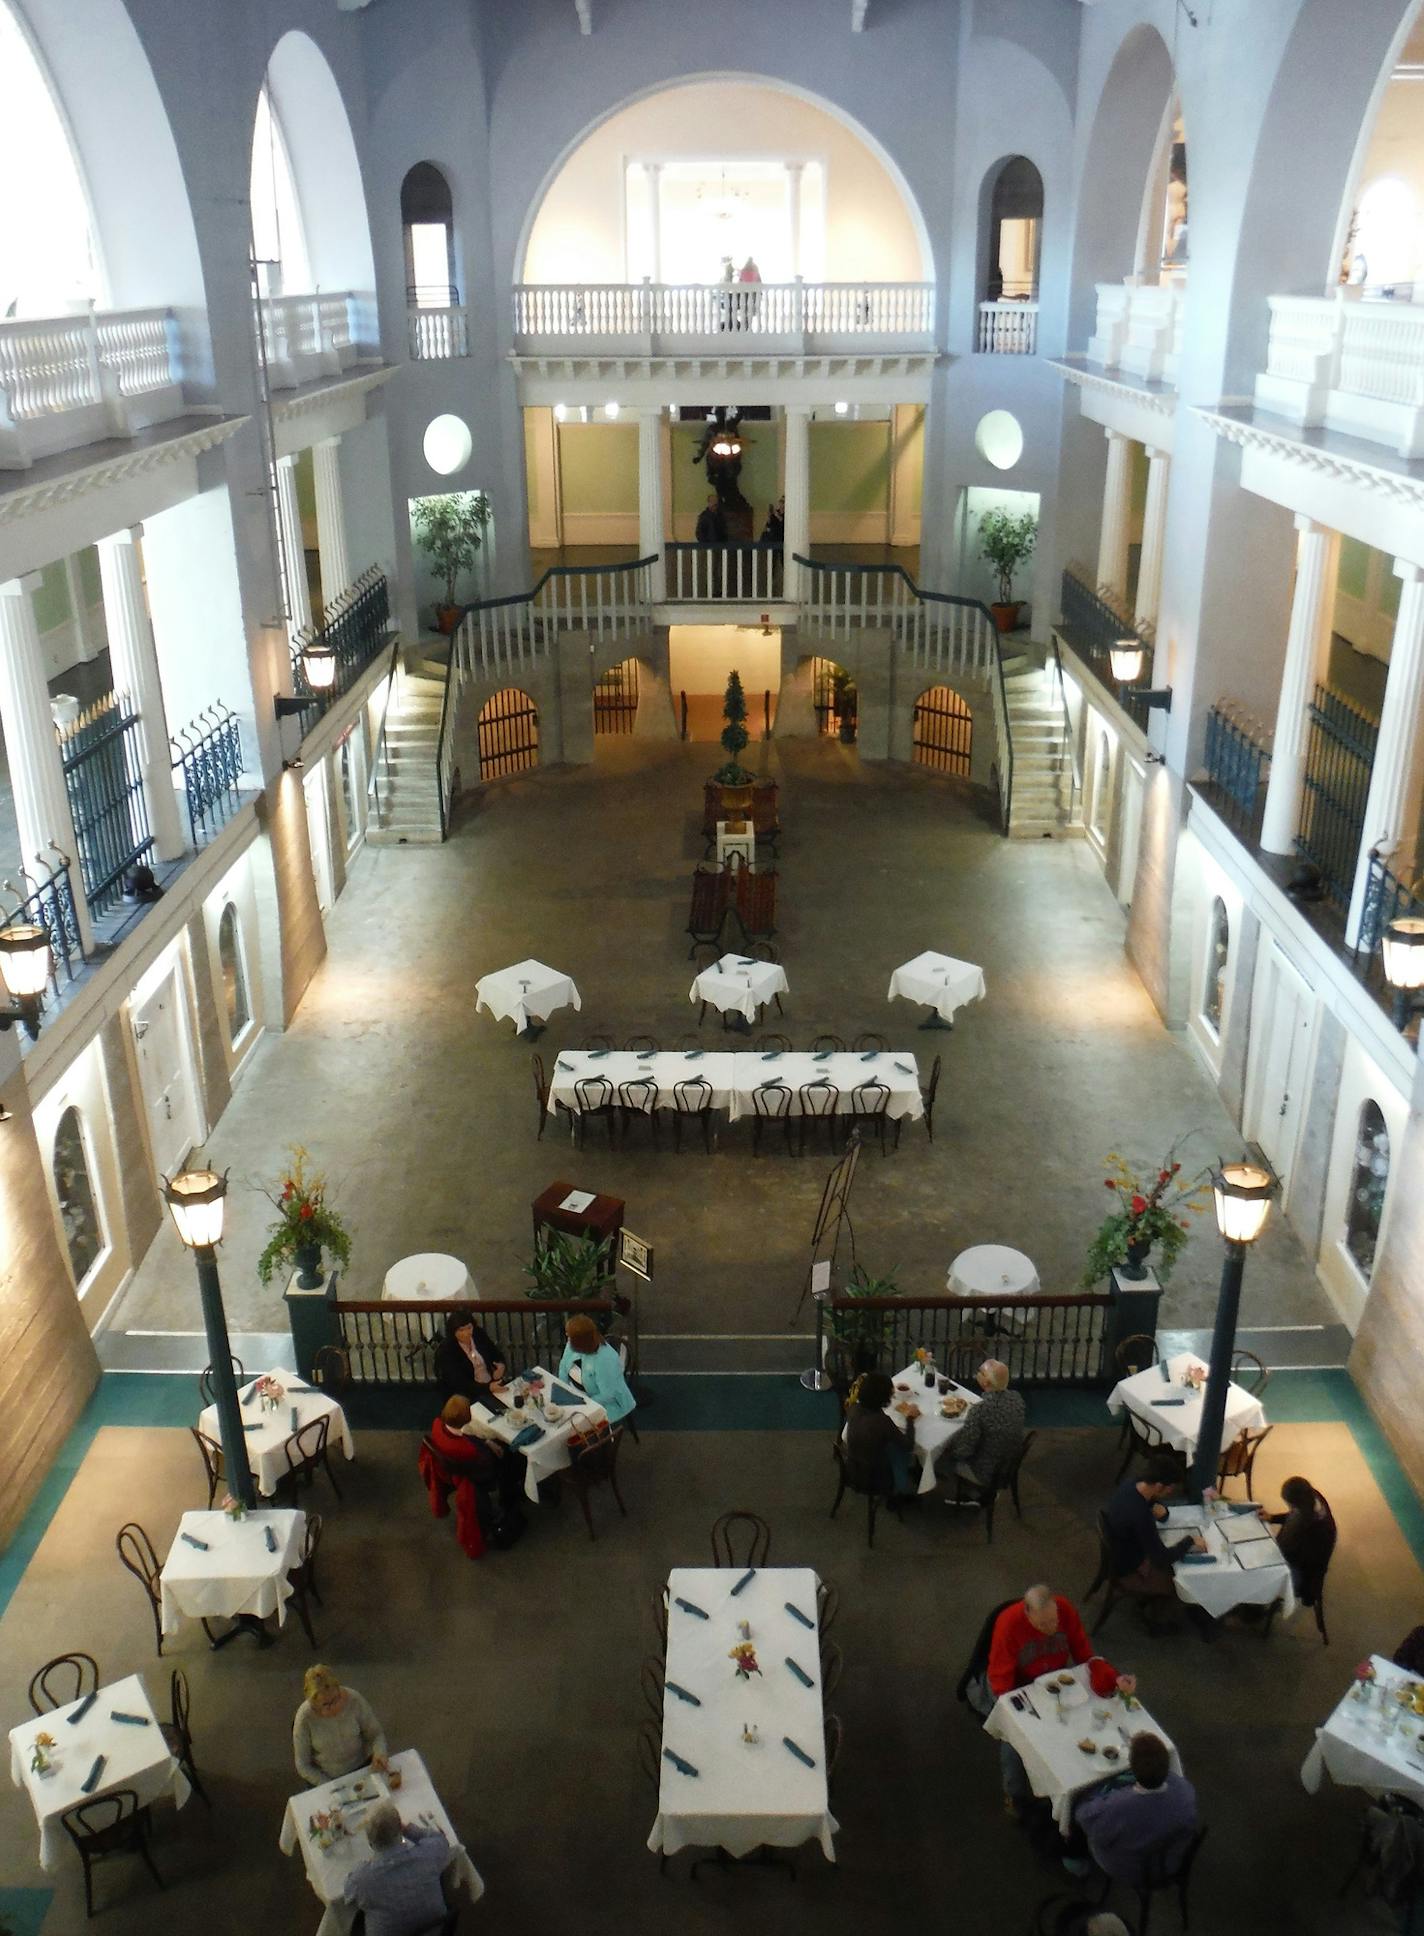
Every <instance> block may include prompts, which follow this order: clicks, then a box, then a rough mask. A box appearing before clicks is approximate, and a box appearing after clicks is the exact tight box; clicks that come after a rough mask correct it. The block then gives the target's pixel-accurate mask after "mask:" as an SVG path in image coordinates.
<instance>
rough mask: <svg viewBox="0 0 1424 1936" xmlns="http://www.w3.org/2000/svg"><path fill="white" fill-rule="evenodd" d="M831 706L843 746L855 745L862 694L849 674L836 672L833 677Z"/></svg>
mask: <svg viewBox="0 0 1424 1936" xmlns="http://www.w3.org/2000/svg"><path fill="white" fill-rule="evenodd" d="M831 704H832V707H833V708H834V710H835V715H836V730H837V732H838V734H839V736H840V740H841V744H842V745H843V746H854V745H855V729H856V718H857V714H858V711H859V705H860V694H859V693H858V692H857V690H856V684H855V681H854V679H852V678H851V676H850V674H849V673H848V672H836V673H833V674H832V677H831Z"/></svg>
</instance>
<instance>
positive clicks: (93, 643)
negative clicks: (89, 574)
mask: <svg viewBox="0 0 1424 1936" xmlns="http://www.w3.org/2000/svg"><path fill="white" fill-rule="evenodd" d="M64 583H65V589H66V590H67V591H68V593H69V611H70V616H71V617H72V619H73V621H74V656H75V658H76V659H77V660H79V661H80V662H81V663H82V664H84V665H88V663H89V661H90V660H91V659H93V658H96V657H97V656H98V652H99V642H98V640H97V639H96V638H95V637H94V632H93V628H92V626H91V625H90V623H89V601H88V599H87V598H86V597H85V593H84V574H83V573H82V572H81V571H80V569H79V558H78V555H77V554H76V553H75V552H72V551H71V552H70V554H69V556H68V557H67V558H66V559H65V561H64Z"/></svg>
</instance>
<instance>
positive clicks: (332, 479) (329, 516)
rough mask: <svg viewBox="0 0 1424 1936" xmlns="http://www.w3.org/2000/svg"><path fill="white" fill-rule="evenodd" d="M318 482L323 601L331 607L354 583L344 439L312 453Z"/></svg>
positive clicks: (326, 442)
mask: <svg viewBox="0 0 1424 1936" xmlns="http://www.w3.org/2000/svg"><path fill="white" fill-rule="evenodd" d="M312 472H313V475H314V477H315V480H316V542H317V548H318V551H319V552H320V555H321V598H322V603H323V604H324V605H329V604H330V603H331V601H332V600H333V599H334V598H335V597H336V596H337V594H338V593H339V592H344V591H345V590H346V587H347V586H348V585H349V584H350V583H351V560H350V557H349V555H348V554H347V550H346V514H345V510H344V508H343V506H342V501H341V439H340V438H339V437H327V438H325V439H324V440H323V441H322V442H321V443H319V444H317V445H316V446H315V447H314V448H313V450H312Z"/></svg>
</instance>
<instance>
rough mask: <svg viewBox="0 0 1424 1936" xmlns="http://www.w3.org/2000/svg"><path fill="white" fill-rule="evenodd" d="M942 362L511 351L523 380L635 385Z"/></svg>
mask: <svg viewBox="0 0 1424 1936" xmlns="http://www.w3.org/2000/svg"><path fill="white" fill-rule="evenodd" d="M940 360H941V358H940V355H939V352H938V351H937V350H859V351H848V350H842V351H836V352H832V353H830V354H827V355H823V356H802V355H798V354H796V353H794V352H792V351H787V352H786V353H785V354H783V355H770V356H699V355H696V354H690V355H687V356H618V355H607V356H603V355H598V354H597V353H594V352H589V353H586V354H583V355H579V354H572V355H549V354H546V355H540V356H531V355H528V354H526V353H521V352H520V351H518V350H511V351H510V352H509V361H510V363H511V365H512V366H513V368H514V370H515V373H516V374H517V375H519V376H537V377H565V378H568V379H569V380H570V381H573V380H574V379H576V378H604V377H606V378H609V379H612V380H615V381H616V380H618V379H620V378H622V379H624V380H633V379H636V378H639V377H662V376H670V377H678V378H691V379H692V380H693V381H699V380H701V379H703V378H705V379H707V380H708V381H713V380H718V381H720V380H721V379H722V378H729V379H733V380H735V379H736V378H738V377H742V378H753V379H757V380H766V379H768V378H778V377H788V378H793V377H828V376H838V377H839V376H844V377H857V376H870V377H875V376H928V374H929V373H930V371H931V370H932V369H933V368H934V366H935V364H936V363H938V362H939V361H940Z"/></svg>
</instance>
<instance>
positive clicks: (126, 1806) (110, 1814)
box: [59, 1788, 164, 1916]
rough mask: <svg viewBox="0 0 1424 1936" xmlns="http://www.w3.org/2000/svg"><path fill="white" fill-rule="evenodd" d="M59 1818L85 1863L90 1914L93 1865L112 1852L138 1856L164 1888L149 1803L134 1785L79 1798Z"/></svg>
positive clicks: (92, 1890) (92, 1898)
mask: <svg viewBox="0 0 1424 1936" xmlns="http://www.w3.org/2000/svg"><path fill="white" fill-rule="evenodd" d="M59 1819H60V1822H61V1824H62V1825H63V1828H64V1832H65V1834H66V1835H67V1836H68V1837H69V1839H70V1841H71V1842H72V1843H73V1844H74V1846H75V1848H76V1849H78V1851H79V1859H80V1861H81V1862H82V1863H83V1864H84V1905H85V1908H86V1909H87V1910H88V1912H89V1914H90V1915H91V1916H92V1915H93V1914H94V1880H93V1871H94V1867H95V1865H96V1864H97V1863H99V1862H102V1861H104V1860H105V1859H106V1858H107V1857H109V1856H111V1855H136V1856H138V1857H139V1858H140V1859H141V1860H142V1862H143V1865H144V1867H145V1868H146V1869H147V1870H148V1873H149V1874H150V1875H151V1876H152V1877H153V1879H154V1881H155V1882H156V1883H157V1884H158V1886H159V1888H160V1889H161V1888H163V1886H164V1882H163V1877H162V1876H161V1875H160V1874H159V1873H158V1871H157V1869H156V1868H155V1867H154V1866H153V1857H152V1856H151V1855H150V1854H149V1851H148V1837H149V1831H150V1829H151V1826H152V1821H151V1813H150V1810H149V1809H148V1808H147V1807H144V1808H140V1807H139V1802H138V1796H137V1794H136V1793H135V1792H134V1790H133V1789H132V1788H115V1789H113V1790H112V1791H111V1792H110V1793H109V1794H107V1795H96V1796H95V1797H94V1799H93V1801H89V1802H78V1803H76V1804H75V1806H74V1807H73V1808H67V1809H65V1811H64V1813H63V1814H62V1815H61V1816H60V1818H59Z"/></svg>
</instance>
